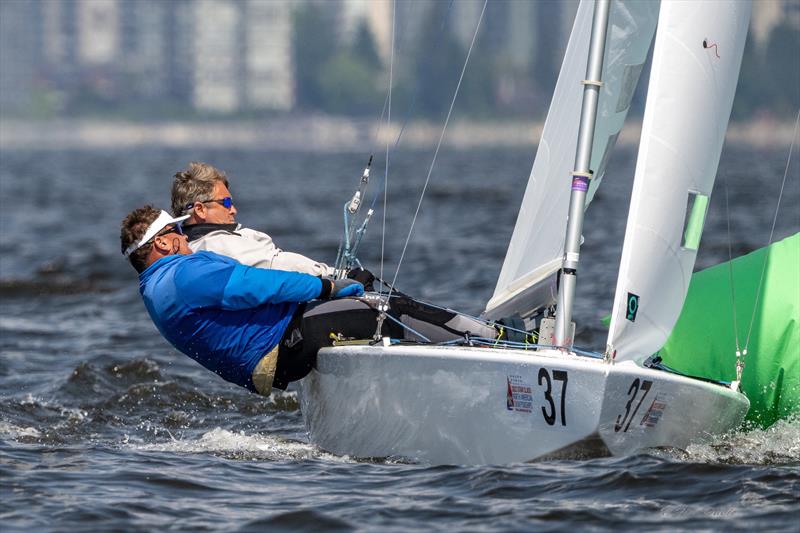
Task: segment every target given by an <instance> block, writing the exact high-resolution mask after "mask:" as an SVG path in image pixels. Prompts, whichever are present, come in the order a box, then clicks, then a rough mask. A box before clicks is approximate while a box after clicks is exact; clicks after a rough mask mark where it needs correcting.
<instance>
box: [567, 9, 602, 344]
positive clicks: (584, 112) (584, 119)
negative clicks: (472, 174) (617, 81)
mask: <svg viewBox="0 0 800 533" xmlns="http://www.w3.org/2000/svg"><path fill="white" fill-rule="evenodd" d="M609 9H610V0H596V2H595V6H594V19H593V20H592V36H591V42H590V45H589V60H588V62H587V64H586V79H585V80H584V81H583V103H582V106H581V122H580V129H579V130H578V147H577V149H576V151H575V170H574V171H573V172H572V193H571V195H570V199H569V219H568V221H567V235H566V238H565V241H564V261H563V263H562V267H561V283H560V284H559V289H558V306H557V308H556V331H555V339H554V344H555V345H556V346H563V347H567V348H569V347H571V346H572V343H573V340H574V339H572V337H571V333H570V330H571V327H570V324H571V322H572V303H573V300H574V299H575V284H576V280H577V273H578V262H579V259H580V247H581V242H580V241H581V231H582V229H583V214H584V208H585V204H586V191H587V190H588V189H589V179H590V178H591V173H590V169H589V165H590V161H591V157H592V142H593V137H594V123H595V119H596V117H597V102H598V100H599V99H600V87H601V86H602V81H601V80H600V77H601V75H602V72H603V54H604V51H605V44H606V30H607V28H608V13H609Z"/></svg>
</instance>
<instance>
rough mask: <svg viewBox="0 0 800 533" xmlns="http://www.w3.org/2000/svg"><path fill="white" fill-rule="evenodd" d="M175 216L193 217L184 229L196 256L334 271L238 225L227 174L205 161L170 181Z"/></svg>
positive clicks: (306, 270) (290, 268)
mask: <svg viewBox="0 0 800 533" xmlns="http://www.w3.org/2000/svg"><path fill="white" fill-rule="evenodd" d="M172 212H173V214H174V215H175V216H183V215H189V219H188V220H187V221H186V222H185V224H184V230H185V232H186V235H187V236H188V237H189V247H190V248H191V249H192V251H193V252H197V251H200V250H206V251H210V252H215V253H218V254H220V255H225V256H228V257H233V258H234V259H236V260H237V261H239V262H240V263H242V264H244V265H247V266H253V267H259V268H270V269H273V270H286V271H292V272H303V273H305V274H311V275H314V276H330V275H332V274H333V269H332V268H330V267H329V266H328V265H326V264H324V263H321V262H319V261H315V260H314V259H311V258H308V257H306V256H304V255H300V254H297V253H294V252H287V251H284V250H281V249H280V248H278V247H277V246H275V243H274V242H273V241H272V237H270V236H269V235H267V234H266V233H263V232H261V231H256V230H254V229H250V228H245V227H242V225H241V224H237V223H236V220H235V219H236V213H237V211H236V206H235V205H234V204H233V198H232V196H231V193H230V191H229V190H228V178H227V176H226V175H225V173H224V172H222V171H221V170H218V169H216V168H214V167H212V166H211V165H207V164H205V163H194V162H193V163H190V164H189V166H188V167H187V168H186V170H182V171H180V172H178V173H177V174H175V177H174V180H173V182H172Z"/></svg>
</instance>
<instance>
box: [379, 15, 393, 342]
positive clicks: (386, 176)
mask: <svg viewBox="0 0 800 533" xmlns="http://www.w3.org/2000/svg"><path fill="white" fill-rule="evenodd" d="M396 20H397V2H392V49H391V55H390V59H389V92H388V94H387V97H386V99H387V101H388V103H389V104H388V110H387V114H386V116H387V118H386V126H387V128H388V127H389V126H391V123H392V83H393V82H394V79H393V76H394V40H395V31H394V30H395V23H396ZM388 181H389V140H388V139H387V140H386V161H385V165H384V172H383V183H384V187H383V224H382V226H381V266H380V273H381V277H383V262H384V252H385V250H386V204H387V202H388V198H389V187H388V186H387V185H388ZM379 291H380V292H379V294H383V288H382V287H379ZM381 322H382V320H381V321H379V323H378V331H380V328H381ZM376 334H377V333H376Z"/></svg>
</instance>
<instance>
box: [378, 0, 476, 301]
mask: <svg viewBox="0 0 800 533" xmlns="http://www.w3.org/2000/svg"><path fill="white" fill-rule="evenodd" d="M488 1H489V0H484V2H483V8H482V9H481V14H480V16H479V17H478V23H477V24H476V25H475V33H474V34H473V35H472V42H470V44H469V50H467V57H466V59H465V60H464V66H463V67H462V68H461V75H460V76H459V78H458V84H456V89H455V92H454V93H453V99H452V100H451V101H450V108H449V109H448V111H447V117H446V118H445V121H444V126H443V127H442V132H441V134H440V135H439V142H438V143H437V144H436V150H435V151H434V153H433V160H432V161H431V165H430V167H429V168H428V175H427V177H426V178H425V184H424V185H423V187H422V193H421V194H420V197H419V202H418V203H417V209H416V211H415V212H414V217H413V218H412V220H411V227H410V228H409V229H408V235H407V236H406V242H405V244H404V245H403V251H402V252H401V253H400V260H399V261H398V262H397V269H396V270H395V272H394V278H393V279H392V287H394V286H395V284H396V283H397V276H398V274H399V273H400V267H401V266H402V264H403V258H404V257H405V254H406V249H407V248H408V243H409V241H410V240H411V235H412V233H413V232H414V224H415V223H416V221H417V216H418V215H419V211H420V208H421V207H422V200H423V198H424V197H425V192H426V191H427V189H428V184H429V183H430V180H431V174H432V173H433V167H434V166H435V165H436V158H437V156H438V155H439V149H440V148H441V146H442V140H443V139H444V134H445V132H446V131H447V125H448V124H449V123H450V116H451V115H452V113H453V106H455V103H456V98H457V97H458V91H459V89H460V88H461V82H462V81H463V80H464V73H465V72H466V70H467V65H468V64H469V58H470V55H472V49H473V47H474V46H475V39H476V38H477V37H478V30H480V27H481V21H483V14H484V13H485V12H486V4H487V3H488ZM384 216H385V215H384ZM381 277H382V276H381ZM389 291H390V292H391V289H389Z"/></svg>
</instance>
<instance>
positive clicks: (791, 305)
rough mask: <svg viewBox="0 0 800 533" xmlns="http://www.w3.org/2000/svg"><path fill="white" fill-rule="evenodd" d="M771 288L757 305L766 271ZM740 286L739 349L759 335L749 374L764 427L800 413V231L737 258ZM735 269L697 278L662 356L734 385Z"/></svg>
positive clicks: (745, 378)
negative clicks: (732, 297) (732, 293)
mask: <svg viewBox="0 0 800 533" xmlns="http://www.w3.org/2000/svg"><path fill="white" fill-rule="evenodd" d="M765 257H766V258H767V261H766V270H765V272H764V285H763V288H762V291H761V296H760V298H758V302H756V299H757V298H756V291H757V288H758V283H759V280H760V278H761V270H762V267H763V266H764V259H765ZM731 265H732V267H733V282H734V283H733V284H734V289H735V297H736V322H737V326H738V331H739V344H740V346H741V348H742V349H744V345H745V343H746V342H747V335H748V330H749V328H750V321H751V317H753V309H754V307H756V305H757V308H756V311H755V317H754V318H753V329H752V333H751V336H750V344H749V347H748V354H747V355H746V357H745V368H744V373H743V375H742V390H743V392H744V393H745V394H746V395H747V397H748V398H749V399H750V412H749V413H748V415H747V418H748V420H750V421H752V422H755V423H757V424H759V425H761V426H763V427H767V426H769V425H771V424H773V423H774V422H775V421H777V420H779V419H781V418H785V417H787V416H789V415H790V414H792V413H800V233H796V234H795V235H793V236H791V237H788V238H786V239H784V240H782V241H780V242H777V243H775V244H773V245H771V246H769V247H767V248H762V249H760V250H756V251H755V252H753V253H751V254H748V255H746V256H743V257H739V258H737V259H734V260H733V262H732V263H731ZM729 276H730V271H729V263H727V262H726V263H722V264H720V265H716V266H714V267H711V268H709V269H706V270H703V271H701V272H697V273H695V274H694V275H693V276H692V281H691V284H690V285H689V293H688V295H687V297H686V303H685V304H684V306H683V311H682V312H681V316H680V317H679V319H678V323H677V324H676V325H675V328H674V329H673V331H672V335H671V336H670V338H669V339H668V340H667V343H666V345H665V346H664V348H662V349H661V351H660V355H661V357H662V358H663V360H664V364H666V365H668V366H670V367H672V368H675V369H676V370H679V371H681V372H684V373H686V374H689V375H695V376H702V377H706V378H711V379H716V380H721V381H733V380H734V379H735V378H736V338H735V335H734V326H733V324H734V320H733V305H732V299H731V289H730V277H729Z"/></svg>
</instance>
